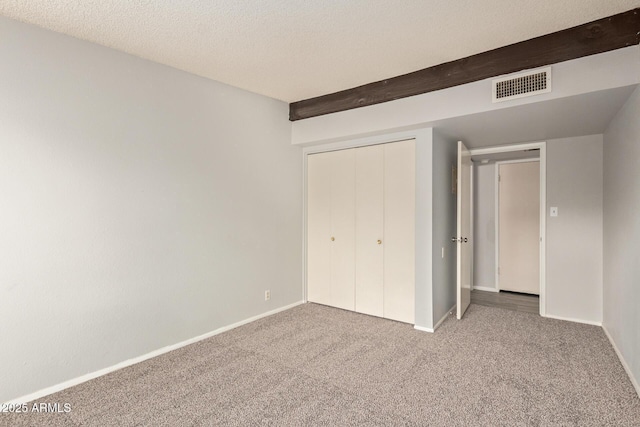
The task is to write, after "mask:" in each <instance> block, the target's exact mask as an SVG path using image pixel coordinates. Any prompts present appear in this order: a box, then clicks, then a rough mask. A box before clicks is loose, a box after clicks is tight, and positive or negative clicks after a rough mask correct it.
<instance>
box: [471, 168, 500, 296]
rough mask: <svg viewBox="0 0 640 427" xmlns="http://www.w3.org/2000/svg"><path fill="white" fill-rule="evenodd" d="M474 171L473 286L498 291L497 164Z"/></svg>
mask: <svg viewBox="0 0 640 427" xmlns="http://www.w3.org/2000/svg"><path fill="white" fill-rule="evenodd" d="M473 170H474V177H473V182H474V188H473V191H474V196H473V204H474V206H473V221H474V223H473V235H474V240H473V287H474V288H478V287H481V288H486V289H496V183H495V181H496V175H495V173H496V165H495V163H488V164H484V165H483V164H474V165H473Z"/></svg>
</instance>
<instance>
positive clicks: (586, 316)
mask: <svg viewBox="0 0 640 427" xmlns="http://www.w3.org/2000/svg"><path fill="white" fill-rule="evenodd" d="M602 141H603V139H602V135H590V136H583V137H575V138H563V139H553V140H548V141H547V242H546V244H547V246H546V251H547V253H546V260H547V262H546V314H547V315H548V316H551V317H560V318H563V319H569V320H578V321H582V322H591V323H600V322H602V250H603V249H602V248H603V244H602V239H603V237H602V230H603V229H602V221H603V217H602V212H603V187H602V180H603V162H602V153H603V144H602ZM551 207H558V216H557V217H551V216H549V209H550V208H551Z"/></svg>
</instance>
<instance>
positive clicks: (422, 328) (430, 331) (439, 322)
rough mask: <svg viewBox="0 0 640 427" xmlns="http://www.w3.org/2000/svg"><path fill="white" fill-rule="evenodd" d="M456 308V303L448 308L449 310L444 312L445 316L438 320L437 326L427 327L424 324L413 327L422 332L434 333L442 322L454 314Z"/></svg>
mask: <svg viewBox="0 0 640 427" xmlns="http://www.w3.org/2000/svg"><path fill="white" fill-rule="evenodd" d="M455 310H456V304H453V305H452V306H451V308H450V309H449V310H447V312H446V313H445V314H444V316H442V318H441V319H440V320H438V322H437V323H436V324H435V326H434V327H433V328H425V327H424V326H418V325H414V326H413V329H416V330H418V331H422V332H429V333H434V332H435V331H436V329H438V328H439V327H440V325H442V322H444V321H445V320H447V317H449V316H452V315H454V312H455Z"/></svg>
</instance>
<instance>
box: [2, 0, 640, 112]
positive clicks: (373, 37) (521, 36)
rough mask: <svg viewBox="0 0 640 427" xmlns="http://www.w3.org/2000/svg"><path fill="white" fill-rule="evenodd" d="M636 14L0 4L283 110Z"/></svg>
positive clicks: (450, 6) (416, 4) (574, 9)
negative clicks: (284, 105)
mask: <svg viewBox="0 0 640 427" xmlns="http://www.w3.org/2000/svg"><path fill="white" fill-rule="evenodd" d="M639 6H640V0H606V1H604V0H483V1H478V0H458V1H452V0H138V1H132V0H29V1H24V0H0V15H4V16H7V17H9V18H13V19H17V20H19V21H23V22H29V23H33V24H36V25H39V26H41V27H44V28H48V29H51V30H53V31H57V32H60V33H64V34H69V35H71V36H74V37H77V38H80V39H84V40H89V41H92V42H95V43H98V44H101V45H104V46H108V47H111V48H114V49H118V50H121V51H124V52H128V53H131V54H134V55H137V56H139V57H142V58H146V59H150V60H152V61H156V62H159V63H162V64H166V65H170V66H172V67H175V68H178V69H181V70H185V71H188V72H190V73H193V74H197V75H201V76H204V77H208V78H211V79H214V80H218V81H221V82H224V83H228V84H230V85H233V86H237V87H240V88H244V89H247V90H250V91H253V92H257V93H260V94H263V95H267V96H271V97H273V98H277V99H280V100H283V101H287V102H291V101H298V100H301V99H306V98H310V97H314V96H319V95H324V94H327V93H331V92H336V91H339V90H343V89H348V88H351V87H354V86H359V85H362V84H365V83H369V82H372V81H377V80H382V79H384V78H388V77H393V76H396V75H400V74H405V73H408V72H411V71H415V70H418V69H421V68H426V67H429V66H432V65H436V64H440V63H443V62H447V61H451V60H454V59H459V58H463V57H466V56H469V55H473V54H476V53H480V52H483V51H487V50H490V49H494V48H497V47H500V46H504V45H507V44H511V43H516V42H519V41H522V40H527V39H530V38H532V37H536V36H540V35H543V34H548V33H551V32H554V31H558V30H561V29H564V28H569V27H572V26H575V25H580V24H583V23H586V22H589V21H593V20H595V19H599V18H602V17H605V16H609V15H613V14H616V13H620V12H624V11H627V10H630V9H633V8H635V7H639Z"/></svg>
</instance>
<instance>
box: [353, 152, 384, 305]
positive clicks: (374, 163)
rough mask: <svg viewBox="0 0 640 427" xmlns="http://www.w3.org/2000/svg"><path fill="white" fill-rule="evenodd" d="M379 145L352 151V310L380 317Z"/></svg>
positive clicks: (381, 253)
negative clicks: (354, 215) (354, 282)
mask: <svg viewBox="0 0 640 427" xmlns="http://www.w3.org/2000/svg"><path fill="white" fill-rule="evenodd" d="M383 150H384V148H383V146H382V145H374V146H370V147H363V148H358V149H357V150H356V311H357V312H359V313H365V314H371V315H374V316H380V317H382V316H383V281H382V280H383V243H384V242H383V240H382V238H383V196H384V193H383V184H384V181H383V176H384V175H383V172H384V157H383Z"/></svg>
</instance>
